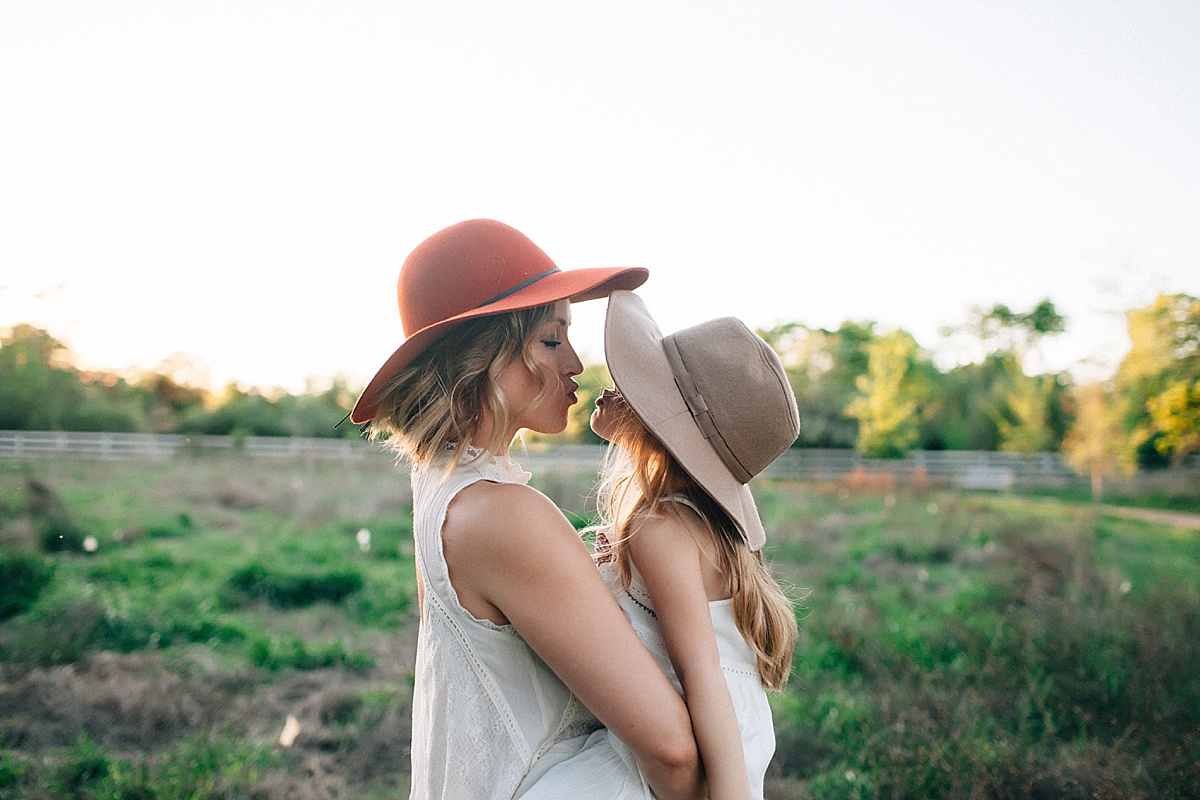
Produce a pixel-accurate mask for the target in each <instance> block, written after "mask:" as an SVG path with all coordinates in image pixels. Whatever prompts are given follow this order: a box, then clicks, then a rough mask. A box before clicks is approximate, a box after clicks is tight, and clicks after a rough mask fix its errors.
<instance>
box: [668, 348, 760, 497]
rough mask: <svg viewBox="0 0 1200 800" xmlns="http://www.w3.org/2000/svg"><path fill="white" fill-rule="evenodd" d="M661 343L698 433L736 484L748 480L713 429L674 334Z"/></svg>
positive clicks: (743, 469) (742, 468)
mask: <svg viewBox="0 0 1200 800" xmlns="http://www.w3.org/2000/svg"><path fill="white" fill-rule="evenodd" d="M662 343H663V352H664V353H665V354H666V356H667V363H669V364H670V365H671V373H672V374H673V375H674V376H675V385H676V386H677V387H679V393H680V394H682V395H683V401H684V402H685V403H687V407H688V410H689V411H691V412H692V419H693V420H694V421H695V423H696V426H697V427H699V428H700V433H702V434H703V435H704V438H705V439H707V440H708V443H709V445H711V446H712V449H713V450H715V451H716V453H717V455H718V456H719V457H720V459H721V461H722V463H724V464H725V466H726V467H728V468H729V471H730V472H731V473H733V477H735V478H737V481H738V483H749V482H750V479H751V478H753V477H754V476H753V475H752V474H750V471H749V470H747V469H746V468H745V467H744V466H742V462H741V461H740V460H739V459H738V457H737V456H736V455H735V454H734V452H733V450H732V449H731V448H730V447H729V443H728V442H726V441H725V437H724V436H722V435H721V431H720V429H719V428H717V423H716V420H714V419H713V415H712V412H711V411H709V410H708V403H707V402H706V401H705V399H704V395H703V394H702V393H701V392H700V389H699V388H698V387H697V386H696V382H695V381H694V380H692V376H691V373H689V372H688V370H687V366H686V365H685V364H684V363H683V356H682V355H681V354H680V352H679V343H678V342H677V341H676V340H675V337H674V336H667V337H664V338H663V340H662Z"/></svg>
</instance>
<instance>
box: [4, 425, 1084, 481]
mask: <svg viewBox="0 0 1200 800" xmlns="http://www.w3.org/2000/svg"><path fill="white" fill-rule="evenodd" d="M518 447H519V446H518ZM603 452H604V450H603V447H601V446H599V445H555V446H541V445H530V446H529V447H528V448H527V449H526V450H524V451H521V452H519V453H518V454H517V460H518V461H520V462H521V463H522V464H524V465H526V466H527V467H529V468H530V469H533V470H534V471H535V472H537V473H541V472H543V471H544V470H548V469H550V470H564V471H580V470H595V469H596V468H597V467H598V466H599V464H600V459H601V457H602V454H603ZM180 453H197V454H199V453H229V454H239V455H245V456H250V457H255V458H289V459H296V460H326V459H334V460H343V461H355V460H361V459H388V458H391V456H390V454H388V453H386V452H385V451H383V450H382V449H381V448H380V447H379V446H378V445H376V444H373V443H371V442H367V441H365V440H361V439H303V438H297V437H274V436H247V437H230V436H196V437H189V436H183V435H173V434H148V433H65V432H57V431H0V458H21V459H23V458H59V457H67V458H81V459H114V460H115V459H135V458H145V459H169V458H173V457H175V456H176V455H178V454H180ZM766 475H767V476H770V477H777V478H800V479H811V478H816V479H825V480H839V479H845V478H846V477H847V476H852V477H853V476H856V475H857V476H860V477H862V478H863V479H865V480H872V479H880V478H882V479H890V480H895V481H897V482H898V483H911V482H917V481H929V482H930V483H937V484H948V485H953V486H958V487H961V488H965V489H1007V488H1010V487H1012V486H1015V485H1019V484H1027V483H1046V482H1051V483H1060V484H1061V483H1067V482H1074V481H1078V480H1080V479H1079V477H1078V476H1075V475H1073V474H1072V472H1071V470H1070V469H1069V468H1068V467H1067V466H1066V464H1065V463H1064V461H1063V459H1062V458H1061V456H1059V455H1058V454H1057V453H1034V454H1032V455H1022V454H1019V453H997V452H987V451H916V452H912V453H909V454H908V455H906V456H905V457H904V458H901V459H886V460H885V459H871V458H866V457H864V456H863V455H862V454H860V453H857V452H855V451H853V450H809V449H799V448H794V449H791V450H789V451H788V452H786V453H784V454H783V455H782V456H781V457H780V458H779V459H778V460H777V461H776V462H775V463H774V464H772V465H771V466H770V467H768V468H767V471H766Z"/></svg>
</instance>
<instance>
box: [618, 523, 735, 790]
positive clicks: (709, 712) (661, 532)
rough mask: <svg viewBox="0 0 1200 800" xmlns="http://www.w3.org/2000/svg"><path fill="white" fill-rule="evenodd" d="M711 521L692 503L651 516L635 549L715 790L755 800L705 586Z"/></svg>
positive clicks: (637, 534) (636, 536)
mask: <svg viewBox="0 0 1200 800" xmlns="http://www.w3.org/2000/svg"><path fill="white" fill-rule="evenodd" d="M703 524H704V523H703V521H702V520H700V518H699V517H697V516H696V515H695V514H694V513H693V512H691V511H690V509H680V514H666V515H660V516H656V517H645V518H643V519H642V521H641V523H640V525H639V526H638V528H637V530H636V532H635V534H634V535H633V536H631V537H630V539H629V542H628V547H629V548H630V550H629V553H630V556H631V557H632V559H633V562H634V565H635V566H636V567H637V569H638V572H639V573H641V576H642V580H643V581H644V582H645V584H646V590H647V591H648V592H649V593H650V600H651V602H652V603H653V605H654V609H655V612H656V613H657V615H658V624H659V627H660V628H661V630H662V635H663V639H664V641H665V642H666V645H667V653H668V655H670V657H671V664H672V665H673V666H674V667H675V673H676V674H677V675H678V676H679V681H680V683H681V684H682V685H683V691H684V694H685V696H686V698H687V706H688V711H689V712H690V713H691V717H692V730H693V731H695V734H696V743H697V745H698V746H699V748H700V758H701V761H702V762H703V764H704V771H705V773H706V776H707V779H708V787H709V791H710V796H711V797H712V798H713V800H733V799H734V798H736V800H749V798H750V797H751V793H750V779H749V777H748V776H747V773H746V758H745V753H744V751H743V749H742V736H741V732H740V730H739V728H738V721H737V715H736V713H735V712H734V709H733V700H732V699H731V698H730V696H729V684H728V683H726V681H725V674H724V672H722V670H721V661H720V656H719V654H718V651H717V640H716V635H715V634H714V633H713V627H712V615H711V613H710V612H709V607H708V595H707V593H706V592H705V587H704V569H705V567H706V566H708V565H707V562H706V561H705V555H704V553H703V552H702V551H701V549H700V546H699V544H698V540H697V536H704V535H707V531H706V529H705V528H703V527H702V526H703ZM709 569H710V570H711V569H712V567H711V566H709Z"/></svg>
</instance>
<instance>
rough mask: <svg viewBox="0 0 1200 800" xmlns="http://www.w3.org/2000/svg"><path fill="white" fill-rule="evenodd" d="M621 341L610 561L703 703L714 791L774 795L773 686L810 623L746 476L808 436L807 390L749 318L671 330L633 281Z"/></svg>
mask: <svg viewBox="0 0 1200 800" xmlns="http://www.w3.org/2000/svg"><path fill="white" fill-rule="evenodd" d="M605 352H606V357H607V360H608V366H609V371H610V372H611V373H612V376H613V382H614V383H615V384H616V390H615V391H613V390H606V392H605V393H604V395H603V396H602V397H601V398H599V399H598V400H597V401H596V409H595V411H594V412H593V415H592V428H593V429H594V430H595V431H596V433H597V434H599V435H600V436H601V437H603V438H604V439H607V440H608V441H609V442H611V447H610V448H609V453H608V456H607V457H606V460H605V466H604V470H603V472H602V479H601V490H600V495H599V500H600V503H599V505H600V510H601V517H602V520H603V523H604V525H603V526H602V527H601V528H600V530H599V531H598V533H597V547H596V556H597V560H598V561H599V562H600V565H601V571H602V572H603V573H604V574H605V577H606V579H607V580H608V581H609V582H610V585H612V586H613V587H614V589H615V590H618V591H620V592H621V594H620V595H619V598H618V602H619V603H620V605H621V607H622V609H623V610H624V611H625V613H626V616H628V617H629V619H630V621H631V622H632V623H633V627H634V629H635V630H636V631H637V632H638V635H639V637H640V638H641V639H642V640H643V642H644V643H645V644H646V646H647V648H648V649H649V650H650V652H651V653H652V654H653V655H654V656H655V658H656V660H657V661H658V662H659V664H660V666H661V667H662V669H663V670H664V672H666V673H667V674H668V675H669V676H670V677H671V678H672V680H673V681H674V682H676V685H677V687H678V688H680V690H681V691H682V692H683V694H684V696H685V698H686V700H687V705H688V710H689V712H690V713H691V717H692V728H693V730H694V732H695V735H696V742H697V744H698V746H699V748H700V756H701V760H702V762H703V764H704V769H705V772H706V775H707V780H708V786H709V790H710V792H711V797H712V798H713V800H728V799H729V798H761V797H762V796H763V778H764V774H765V772H766V769H767V764H768V762H769V761H770V759H771V756H772V754H773V753H774V750H775V736H774V730H773V727H772V720H771V710H770V707H769V706H768V705H767V699H766V692H765V690H766V689H773V690H777V689H781V688H782V687H783V685H784V683H785V682H786V681H787V678H788V674H789V671H790V669H791V661H792V653H793V650H794V648H795V644H796V635H797V630H796V618H795V612H794V609H793V606H792V603H791V602H790V601H789V599H788V598H787V596H786V595H785V594H784V592H783V591H782V590H781V589H780V587H779V585H778V584H777V583H776V582H775V580H774V579H773V578H772V576H771V574H770V572H769V570H768V568H767V566H766V565H765V564H764V563H763V559H762V554H761V552H760V551H761V548H762V546H763V543H764V541H765V534H764V531H763V526H762V522H761V520H760V519H759V515H758V511H757V508H756V507H755V503H754V498H753V497H752V496H751V494H750V491H749V488H748V487H747V486H746V483H747V482H748V481H749V480H750V478H751V477H753V476H754V475H756V474H758V473H759V472H760V471H762V469H763V468H765V467H766V466H767V465H768V464H769V463H770V462H771V461H773V460H774V459H775V458H776V457H777V456H778V455H780V454H781V453H782V452H783V451H784V450H786V449H787V448H788V447H790V446H791V444H792V442H794V441H795V439H796V436H797V435H798V434H799V432H800V418H799V413H798V411H797V408H796V401H795V397H794V395H793V393H792V390H791V388H790V386H789V384H788V382H787V379H786V377H785V375H784V372H783V367H782V365H781V364H780V362H779V358H778V357H777V356H776V355H775V353H774V352H773V351H772V350H771V349H770V348H769V347H768V346H767V345H766V343H765V342H763V341H762V340H761V339H760V338H759V337H758V336H756V335H755V334H754V333H752V332H751V331H750V330H749V329H748V328H746V326H745V325H743V324H742V323H741V322H739V321H738V320H736V319H733V318H724V319H718V320H713V321H710V322H706V323H703V324H701V325H697V326H695V327H693V328H688V329H686V330H683V331H680V332H678V333H676V334H674V335H672V336H668V337H665V338H664V337H663V336H662V334H661V333H660V332H659V330H658V327H657V325H656V324H655V323H654V320H653V319H652V318H651V316H650V314H649V313H648V311H647V310H646V307H645V305H644V304H643V303H642V301H641V299H640V298H638V297H637V296H636V295H634V294H633V293H632V292H628V291H619V292H614V293H613V294H612V295H611V296H610V298H609V307H608V316H607V320H606V323H605Z"/></svg>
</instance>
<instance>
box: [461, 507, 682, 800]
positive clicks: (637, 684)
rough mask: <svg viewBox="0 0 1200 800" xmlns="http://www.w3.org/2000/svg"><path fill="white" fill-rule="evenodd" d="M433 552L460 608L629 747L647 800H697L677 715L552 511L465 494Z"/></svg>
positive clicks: (670, 690) (566, 526)
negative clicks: (512, 637) (530, 656)
mask: <svg viewBox="0 0 1200 800" xmlns="http://www.w3.org/2000/svg"><path fill="white" fill-rule="evenodd" d="M442 543H443V550H444V553H445V556H446V562H447V564H448V565H449V566H450V579H451V582H452V583H453V585H454V589H455V591H456V592H457V594H458V598H459V602H460V603H462V605H463V607H465V608H466V609H467V610H468V611H470V612H471V613H473V614H474V615H475V616H477V617H481V618H487V619H490V620H492V621H493V622H497V623H500V624H503V623H506V622H511V623H512V624H513V626H514V627H515V628H516V629H517V631H518V632H519V633H520V634H521V636H522V637H523V638H524V639H525V641H526V642H528V643H529V645H530V647H532V648H533V650H534V651H535V652H536V653H537V654H538V655H539V656H540V657H541V658H542V660H543V661H545V662H546V664H547V665H549V666H550V668H551V669H552V670H554V672H555V674H557V675H558V677H559V678H561V679H562V681H563V683H565V684H566V685H567V687H568V688H569V689H570V690H571V691H572V692H574V693H575V695H576V696H577V697H578V698H579V699H580V700H581V701H583V703H584V705H586V706H587V707H588V708H589V709H591V711H592V713H593V714H595V715H596V717H597V718H598V719H599V720H600V721H601V722H602V723H604V724H605V725H606V726H607V727H608V728H609V729H610V730H611V731H612V732H613V733H614V734H616V735H617V737H619V738H620V739H621V741H623V742H624V743H625V744H626V745H627V746H628V747H629V749H630V750H631V751H632V752H633V754H634V757H635V758H636V760H637V763H638V766H639V767H640V768H641V771H642V775H643V776H644V777H645V778H646V782H647V783H649V784H650V787H651V788H652V789H653V790H654V793H655V796H656V797H659V798H662V799H663V800H676V799H678V800H684V798H687V799H688V800H692V799H693V798H697V797H701V796H702V795H703V786H702V783H703V782H702V774H701V769H700V760H699V755H698V753H697V750H696V742H695V739H694V738H693V735H692V727H691V721H690V719H689V717H688V711H687V707H686V706H685V705H684V703H683V701H682V699H681V698H680V697H679V694H678V693H677V692H676V691H675V689H674V687H672V686H671V684H670V682H669V681H668V680H667V679H666V676H664V675H663V673H662V670H660V669H659V668H658V665H657V664H656V663H655V662H654V659H653V658H652V657H651V656H650V654H649V652H647V650H646V648H645V646H643V645H642V643H641V641H640V640H639V639H638V638H637V635H636V634H635V633H634V632H633V629H632V628H631V627H630V625H629V622H628V620H626V619H625V616H624V614H623V613H622V612H621V609H620V607H619V606H618V605H617V603H616V600H615V599H614V598H613V596H612V594H611V592H610V591H609V590H608V587H607V586H606V585H605V584H604V581H603V579H601V577H600V574H599V572H598V571H597V570H596V567H595V565H594V564H593V563H592V559H591V556H590V554H589V553H588V551H587V547H586V546H585V545H584V544H583V542H582V541H581V540H580V538H579V536H578V535H577V534H576V532H575V530H574V528H572V527H571V524H570V523H569V522H568V521H567V519H566V517H565V516H563V514H562V512H561V511H559V509H558V508H557V507H555V506H554V504H553V503H551V502H550V501H549V500H548V499H547V498H546V497H545V496H543V495H541V494H540V493H538V492H535V491H534V490H532V489H530V488H528V487H526V486H520V485H514V484H492V483H477V484H473V485H472V486H469V487H467V488H466V489H464V490H463V491H462V492H460V493H459V495H458V496H457V497H456V498H455V499H454V501H453V502H452V503H451V505H450V509H449V511H448V512H447V516H446V522H445V524H444V526H443V529H442Z"/></svg>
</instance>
